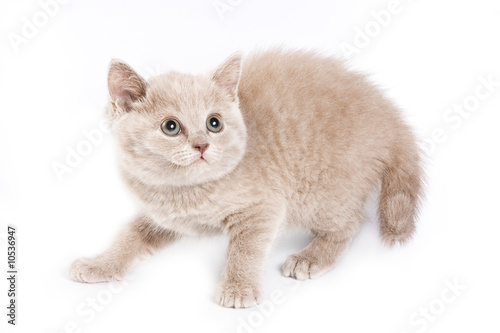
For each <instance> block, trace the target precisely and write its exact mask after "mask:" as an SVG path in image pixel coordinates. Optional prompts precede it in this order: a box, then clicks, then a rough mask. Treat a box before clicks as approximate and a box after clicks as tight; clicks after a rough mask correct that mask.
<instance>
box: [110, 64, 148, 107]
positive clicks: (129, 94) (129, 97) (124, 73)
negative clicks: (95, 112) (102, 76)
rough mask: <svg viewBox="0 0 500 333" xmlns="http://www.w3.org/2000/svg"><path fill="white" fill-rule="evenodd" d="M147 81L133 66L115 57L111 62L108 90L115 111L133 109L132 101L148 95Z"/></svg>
mask: <svg viewBox="0 0 500 333" xmlns="http://www.w3.org/2000/svg"><path fill="white" fill-rule="evenodd" d="M147 86H148V84H147V82H146V81H145V80H144V79H143V78H142V77H141V76H140V75H139V74H137V73H136V72H135V71H134V70H133V69H132V67H130V66H129V65H127V64H126V63H124V62H123V61H120V60H117V59H113V60H111V63H110V64H109V72H108V90H109V97H110V99H111V106H112V107H113V111H114V113H123V112H128V111H130V110H131V107H132V103H134V102H135V101H138V100H141V99H142V98H144V97H145V96H146V89H147Z"/></svg>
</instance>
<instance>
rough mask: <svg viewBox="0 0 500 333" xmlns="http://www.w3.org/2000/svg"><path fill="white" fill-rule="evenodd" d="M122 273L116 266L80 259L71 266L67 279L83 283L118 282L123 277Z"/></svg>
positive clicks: (96, 260)
mask: <svg viewBox="0 0 500 333" xmlns="http://www.w3.org/2000/svg"><path fill="white" fill-rule="evenodd" d="M123 271H124V270H123V269H121V268H120V267H117V265H116V264H108V263H107V262H105V261H102V260H98V259H88V258H81V259H78V260H76V261H74V262H73V264H71V267H70V268H69V278H70V279H71V280H73V281H76V282H84V283H96V282H107V281H120V280H122V279H123V277H124V275H125V274H124V272H123Z"/></svg>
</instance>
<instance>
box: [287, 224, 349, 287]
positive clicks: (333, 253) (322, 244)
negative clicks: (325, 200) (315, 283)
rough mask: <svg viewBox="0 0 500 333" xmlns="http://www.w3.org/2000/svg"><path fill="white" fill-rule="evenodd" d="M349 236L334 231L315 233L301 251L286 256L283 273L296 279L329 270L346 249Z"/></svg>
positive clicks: (304, 278) (318, 274)
mask: <svg viewBox="0 0 500 333" xmlns="http://www.w3.org/2000/svg"><path fill="white" fill-rule="evenodd" d="M351 239H352V238H351V237H350V236H346V235H345V234H340V235H339V234H338V233H334V232H320V233H316V237H315V238H314V239H313V240H312V242H311V243H310V244H309V245H307V247H305V248H304V249H303V250H302V251H300V252H299V253H297V254H293V255H291V256H289V257H288V259H287V260H286V262H285V264H284V265H283V275H284V276H289V277H292V278H295V279H297V280H306V279H313V278H315V277H318V276H320V275H321V274H323V273H325V272H327V271H328V270H330V269H331V268H332V267H333V266H334V265H335V264H336V263H337V261H338V260H339V258H340V257H341V256H342V254H343V253H344V252H345V251H346V250H347V248H348V246H349V244H350V242H351Z"/></svg>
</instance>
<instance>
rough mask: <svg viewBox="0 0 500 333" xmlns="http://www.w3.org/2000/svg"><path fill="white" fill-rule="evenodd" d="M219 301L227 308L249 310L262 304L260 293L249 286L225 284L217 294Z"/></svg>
mask: <svg viewBox="0 0 500 333" xmlns="http://www.w3.org/2000/svg"><path fill="white" fill-rule="evenodd" d="M217 301H218V302H219V304H220V305H222V306H224V307H226V308H235V309H241V308H249V307H252V306H255V305H257V304H258V303H259V302H260V292H259V291H258V290H257V288H254V287H250V286H248V285H243V284H239V283H223V284H222V285H221V286H220V287H219V291H218V292H217Z"/></svg>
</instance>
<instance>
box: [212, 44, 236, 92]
mask: <svg viewBox="0 0 500 333" xmlns="http://www.w3.org/2000/svg"><path fill="white" fill-rule="evenodd" d="M241 59H242V55H241V53H239V52H237V53H234V54H233V55H231V56H230V57H229V58H227V59H226V61H224V63H223V64H222V65H220V66H219V68H217V70H216V71H215V72H214V74H213V76H212V80H214V81H215V83H216V84H217V85H218V86H219V87H221V88H222V89H224V90H225V91H226V92H227V93H228V94H229V95H230V96H231V97H233V98H235V97H236V94H237V92H238V82H239V81H240V74H241Z"/></svg>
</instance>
